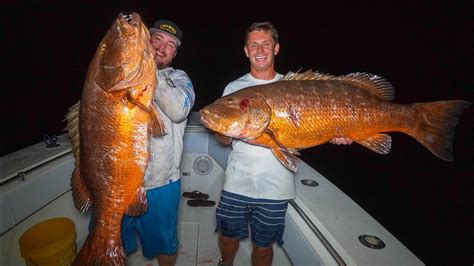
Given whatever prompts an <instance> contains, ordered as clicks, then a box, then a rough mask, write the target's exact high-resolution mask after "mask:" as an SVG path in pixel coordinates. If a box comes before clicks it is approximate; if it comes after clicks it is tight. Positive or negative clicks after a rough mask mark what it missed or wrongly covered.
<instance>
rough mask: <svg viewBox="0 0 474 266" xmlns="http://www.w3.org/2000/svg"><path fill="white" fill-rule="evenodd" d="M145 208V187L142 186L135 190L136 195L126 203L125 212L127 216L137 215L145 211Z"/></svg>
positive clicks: (146, 205)
mask: <svg viewBox="0 0 474 266" xmlns="http://www.w3.org/2000/svg"><path fill="white" fill-rule="evenodd" d="M147 208H148V203H147V200H146V188H145V187H144V186H142V187H140V188H139V189H138V190H137V193H136V196H135V198H134V199H133V201H132V202H131V203H130V205H128V208H127V209H126V210H125V214H126V215H128V216H138V215H141V214H143V213H145V212H146V210H147Z"/></svg>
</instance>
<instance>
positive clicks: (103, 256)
mask: <svg viewBox="0 0 474 266" xmlns="http://www.w3.org/2000/svg"><path fill="white" fill-rule="evenodd" d="M101 239H103V237H93V236H91V235H90V234H89V235H88V236H87V238H86V240H85V241H84V244H83V245H82V247H81V249H80V250H79V253H78V254H77V256H76V257H75V258H74V262H73V263H72V265H73V266H83V265H123V266H125V265H126V262H127V259H126V255H125V250H124V249H123V247H122V241H121V239H118V240H117V239H114V240H112V239H108V238H107V239H105V241H100V240H101ZM104 242H105V243H104Z"/></svg>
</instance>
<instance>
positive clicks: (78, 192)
mask: <svg viewBox="0 0 474 266" xmlns="http://www.w3.org/2000/svg"><path fill="white" fill-rule="evenodd" d="M71 190H72V198H73V201H74V206H75V207H76V209H78V210H79V211H80V212H82V213H84V212H86V211H87V210H89V208H90V207H91V206H92V204H93V201H92V197H91V193H90V192H89V190H88V189H87V187H86V185H85V184H84V179H82V176H81V173H80V170H79V167H78V166H76V168H74V171H73V172H72V178H71Z"/></svg>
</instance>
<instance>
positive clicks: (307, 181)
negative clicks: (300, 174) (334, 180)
mask: <svg viewBox="0 0 474 266" xmlns="http://www.w3.org/2000/svg"><path fill="white" fill-rule="evenodd" d="M301 184H303V185H305V186H308V187H316V186H318V185H319V184H318V182H316V181H314V180H313V179H303V180H301Z"/></svg>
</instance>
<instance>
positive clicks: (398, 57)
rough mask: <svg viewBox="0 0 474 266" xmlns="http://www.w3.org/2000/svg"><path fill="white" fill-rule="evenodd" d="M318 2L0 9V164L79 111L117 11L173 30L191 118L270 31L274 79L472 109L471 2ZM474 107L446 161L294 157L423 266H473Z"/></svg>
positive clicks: (407, 142)
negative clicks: (265, 24)
mask: <svg viewBox="0 0 474 266" xmlns="http://www.w3.org/2000/svg"><path fill="white" fill-rule="evenodd" d="M134 2H136V3H134ZM326 2H329V1H307V2H304V1H293V2H281V3H276V2H275V3H272V2H268V3H267V2H261V1H239V2H238V3H236V4H233V3H228V1H220V2H216V3H213V4H211V3H207V2H202V1H193V3H192V4H191V3H188V1H174V2H170V1H158V0H156V1H113V2H108V3H105V2H102V3H95V1H80V2H79V1H77V2H69V3H62V1H61V2H60V1H28V2H18V1H16V2H14V3H13V2H12V3H8V2H5V3H3V4H2V15H1V22H2V23H1V25H2V31H1V32H2V34H1V35H2V40H3V41H2V42H3V44H2V46H3V49H2V51H3V53H2V61H3V62H2V65H3V66H2V69H3V71H2V72H3V73H4V76H3V79H2V80H3V85H4V86H3V88H2V89H1V90H0V91H1V92H0V93H1V99H2V104H1V106H0V114H1V123H0V134H1V143H0V145H1V146H0V152H1V154H0V155H2V156H3V155H5V154H8V153H10V152H13V151H15V150H18V149H21V148H24V147H26V146H29V145H32V144H35V143H37V142H40V141H42V136H43V134H58V135H59V134H62V133H63V128H64V126H65V123H64V122H63V118H64V114H65V113H66V112H67V109H68V108H69V107H70V106H71V105H72V104H74V103H75V102H76V101H77V100H79V98H80V93H81V89H82V85H83V82H84V78H85V75H86V70H87V67H88V64H89V62H90V60H91V58H92V56H93V54H94V52H95V50H96V48H97V45H98V44H99V42H100V40H101V38H102V37H103V35H104V34H105V32H106V31H107V30H108V28H109V27H110V25H112V23H113V21H114V19H115V18H116V16H117V15H118V13H119V12H124V13H127V12H131V11H135V12H138V13H139V14H140V15H141V16H142V18H143V20H144V21H145V23H146V24H147V25H148V26H151V25H152V24H153V23H154V21H155V20H156V19H158V18H167V19H171V20H174V21H175V22H176V23H177V24H178V25H179V26H180V27H181V28H182V30H183V32H184V36H183V40H182V41H183V45H182V46H181V48H180V49H179V51H178V56H177V58H176V60H175V63H174V66H175V67H176V68H180V69H183V70H185V71H186V72H187V73H188V75H189V76H190V77H191V79H192V81H193V83H194V87H195V92H196V104H195V106H194V108H193V110H194V111H198V110H199V109H200V108H202V107H204V106H205V105H207V104H209V103H211V102H212V101H214V100H215V99H216V98H217V97H219V96H220V95H221V94H222V90H223V89H224V87H225V85H226V84H227V83H228V82H230V81H232V80H234V79H236V78H238V77H240V76H242V75H243V74H245V73H246V72H248V69H249V64H248V60H247V58H246V57H245V55H244V53H243V38H244V32H245V30H246V28H247V27H248V26H249V25H250V24H251V23H252V22H254V21H265V20H269V21H271V22H273V23H274V24H275V25H276V27H277V28H278V30H279V34H280V45H281V49H280V54H279V55H278V56H277V63H276V67H277V70H278V71H279V72H280V73H283V74H284V73H286V72H288V71H290V70H291V71H296V70H298V69H300V68H302V70H307V69H313V70H318V71H320V72H324V73H330V74H334V75H342V74H348V73H350V72H369V73H373V74H377V75H380V76H383V77H385V78H386V79H388V80H389V81H390V82H391V83H392V84H393V86H394V87H395V90H396V96H395V102H399V103H413V102H426V101H436V100H448V99H464V100H468V101H471V102H473V100H474V99H473V91H474V86H473V79H472V75H473V67H472V66H473V64H472V60H473V33H474V31H473V29H474V27H473V18H474V16H473V15H474V14H473V10H474V8H473V7H474V5H473V3H472V1H372V2H360V1H347V3H345V2H342V1H331V4H329V3H326ZM473 109H474V107H471V108H470V109H468V110H467V111H466V113H465V114H464V116H463V117H462V120H461V122H460V124H459V126H458V127H457V130H456V135H455V139H454V153H455V162H445V161H442V160H440V159H438V158H437V157H435V156H434V155H433V154H431V153H430V152H429V151H427V150H426V149H425V148H424V147H422V146H421V145H420V144H418V143H417V142H416V141H415V140H413V139H412V138H410V137H408V136H407V135H404V134H401V133H390V135H391V136H392V138H393V143H392V150H391V152H390V154H389V155H379V154H376V153H373V152H371V151H369V150H368V149H366V148H363V147H362V146H360V145H358V144H354V145H351V146H348V147H345V146H337V145H331V144H325V145H321V146H318V147H315V148H311V149H307V150H304V151H302V159H303V160H305V161H306V162H307V163H309V164H310V165H312V166H313V167H314V168H315V169H317V170H318V171H319V172H321V173H322V174H323V175H324V176H326V177H327V178H328V179H329V180H331V181H332V182H333V183H334V184H335V185H337V186H338V187H339V188H340V189H341V190H343V191H344V192H345V193H346V194H347V195H349V196H350V197H351V198H352V199H354V200H355V201H356V202H357V203H358V204H359V205H360V206H362V207H363V208H364V209H365V210H366V211H367V212H369V213H370V214H371V215H372V216H373V217H374V218H375V219H377V221H379V222H380V223H381V224H382V225H383V226H384V227H385V228H387V229H388V230H389V231H390V232H391V233H392V234H394V235H395V237H397V238H398V239H399V240H400V241H401V242H402V243H403V244H404V245H406V246H407V247H408V248H409V249H410V250H411V251H412V252H413V253H415V255H416V256H418V258H420V259H421V260H422V261H423V262H424V263H426V264H428V265H472V263H473V253H474V252H473V219H472V218H473V217H472V213H473V195H474V194H473V182H472V180H473V174H474V171H473V159H472V158H473V157H474V155H473V150H474V149H473V137H474V129H473V125H474V110H473Z"/></svg>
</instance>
